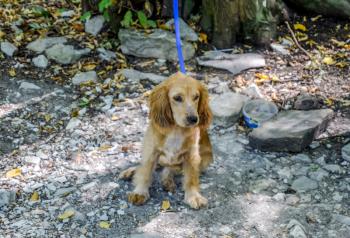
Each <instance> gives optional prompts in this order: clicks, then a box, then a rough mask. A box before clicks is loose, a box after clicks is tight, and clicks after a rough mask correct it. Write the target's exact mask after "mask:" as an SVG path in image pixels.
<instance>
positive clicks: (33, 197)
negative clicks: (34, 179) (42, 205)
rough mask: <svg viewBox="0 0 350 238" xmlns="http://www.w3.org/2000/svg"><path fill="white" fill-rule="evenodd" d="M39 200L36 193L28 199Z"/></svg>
mask: <svg viewBox="0 0 350 238" xmlns="http://www.w3.org/2000/svg"><path fill="white" fill-rule="evenodd" d="M38 200H39V193H38V192H37V191H35V192H34V193H33V194H32V196H31V197H30V201H33V202H35V201H38Z"/></svg>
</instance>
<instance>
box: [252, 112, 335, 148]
mask: <svg viewBox="0 0 350 238" xmlns="http://www.w3.org/2000/svg"><path fill="white" fill-rule="evenodd" d="M332 116H333V111H332V110H330V109H320V110H312V111H295V110H292V111H283V112H280V113H279V114H278V115H277V117H276V118H275V119H273V120H270V121H267V122H265V123H264V124H262V126H261V127H259V128H256V129H254V130H253V131H252V132H251V133H250V134H249V144H250V146H252V147H253V148H256V149H259V150H262V151H291V152H300V151H302V150H303V149H304V148H306V147H307V146H308V145H310V144H311V142H312V141H313V139H315V138H316V137H317V136H318V135H320V134H321V133H322V132H323V131H324V130H325V129H326V127H327V125H328V122H329V120H330V119H331V117H332Z"/></svg>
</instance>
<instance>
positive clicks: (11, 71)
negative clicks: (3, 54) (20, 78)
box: [8, 68, 16, 77]
mask: <svg viewBox="0 0 350 238" xmlns="http://www.w3.org/2000/svg"><path fill="white" fill-rule="evenodd" d="M8 72H9V75H10V76H11V77H15V76H16V70H15V69H14V68H11V69H10V70H9V71H8Z"/></svg>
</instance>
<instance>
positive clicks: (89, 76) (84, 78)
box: [72, 71, 98, 85]
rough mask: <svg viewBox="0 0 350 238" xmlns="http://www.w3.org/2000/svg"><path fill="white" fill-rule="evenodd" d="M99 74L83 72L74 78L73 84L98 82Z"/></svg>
mask: <svg viewBox="0 0 350 238" xmlns="http://www.w3.org/2000/svg"><path fill="white" fill-rule="evenodd" d="M97 79H98V77H97V73H96V72H95V71H88V72H82V73H77V74H76V75H75V76H74V77H73V78H72V83H73V84H74V85H79V84H81V83H85V82H88V81H93V82H97Z"/></svg>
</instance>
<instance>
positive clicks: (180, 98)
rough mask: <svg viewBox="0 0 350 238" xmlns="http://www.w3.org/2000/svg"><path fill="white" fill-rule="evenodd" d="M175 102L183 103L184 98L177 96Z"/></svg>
mask: <svg viewBox="0 0 350 238" xmlns="http://www.w3.org/2000/svg"><path fill="white" fill-rule="evenodd" d="M174 100H175V101H176V102H182V97H181V96H175V97H174Z"/></svg>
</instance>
